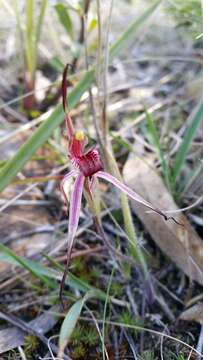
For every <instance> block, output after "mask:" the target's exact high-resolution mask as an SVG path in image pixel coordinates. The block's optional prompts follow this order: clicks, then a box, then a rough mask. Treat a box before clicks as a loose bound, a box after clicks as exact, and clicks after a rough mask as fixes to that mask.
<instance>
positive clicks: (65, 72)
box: [62, 64, 74, 139]
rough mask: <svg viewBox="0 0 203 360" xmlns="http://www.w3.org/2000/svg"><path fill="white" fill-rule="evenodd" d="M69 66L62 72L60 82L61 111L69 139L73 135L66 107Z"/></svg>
mask: <svg viewBox="0 0 203 360" xmlns="http://www.w3.org/2000/svg"><path fill="white" fill-rule="evenodd" d="M68 67H69V64H67V65H66V66H65V68H64V71H63V80H62V98H63V109H64V112H65V121H66V129H67V133H68V137H69V139H71V138H72V136H73V133H74V128H73V123H72V119H71V117H70V115H69V111H68V106H67V86H68V84H67V71H68Z"/></svg>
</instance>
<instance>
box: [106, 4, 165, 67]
mask: <svg viewBox="0 0 203 360" xmlns="http://www.w3.org/2000/svg"><path fill="white" fill-rule="evenodd" d="M161 1H162V0H158V1H155V2H154V3H153V4H152V5H151V6H150V7H149V8H147V10H146V11H144V12H143V14H142V15H141V16H140V17H138V19H136V20H135V21H134V22H133V23H132V24H131V25H130V26H129V28H128V29H127V30H126V31H125V32H124V33H123V35H121V37H120V38H119V39H118V41H117V42H116V43H115V44H114V45H113V46H112V47H111V49H110V51H109V61H110V62H111V61H112V60H113V58H115V57H116V56H118V55H119V54H120V53H121V51H123V50H124V49H125V48H126V47H127V46H129V45H130V44H131V43H132V41H133V40H134V39H135V37H136V32H137V31H138V30H139V29H140V28H141V26H142V25H144V23H145V22H146V20H147V19H148V18H149V17H150V16H151V15H152V14H153V12H154V11H155V10H156V8H157V7H158V6H159V4H160V3H161Z"/></svg>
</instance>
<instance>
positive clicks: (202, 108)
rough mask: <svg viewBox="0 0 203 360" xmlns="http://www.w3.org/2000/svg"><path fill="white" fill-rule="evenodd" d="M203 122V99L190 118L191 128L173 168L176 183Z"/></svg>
mask: <svg viewBox="0 0 203 360" xmlns="http://www.w3.org/2000/svg"><path fill="white" fill-rule="evenodd" d="M202 120H203V98H201V100H200V101H199V104H198V105H197V107H196V109H195V110H194V112H193V113H192V114H191V116H190V121H189V127H188V128H187V130H186V132H185V134H184V137H183V141H182V143H181V145H180V147H179V149H178V152H177V154H176V157H175V161H174V166H173V180H174V181H176V179H177V177H178V175H179V174H180V172H181V170H182V167H183V165H184V162H185V159H186V157H187V154H188V151H189V149H190V146H191V143H192V140H193V139H194V137H195V134H196V132H197V130H198V127H199V126H200V123H201V121H202Z"/></svg>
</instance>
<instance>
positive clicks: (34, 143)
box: [0, 0, 161, 191]
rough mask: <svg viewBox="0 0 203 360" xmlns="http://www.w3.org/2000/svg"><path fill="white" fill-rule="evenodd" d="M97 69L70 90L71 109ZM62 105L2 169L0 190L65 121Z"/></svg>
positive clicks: (121, 42) (128, 35)
mask: <svg viewBox="0 0 203 360" xmlns="http://www.w3.org/2000/svg"><path fill="white" fill-rule="evenodd" d="M160 2H161V1H160V0H159V1H156V2H155V3H154V4H153V5H152V6H150V7H149V8H148V9H147V10H146V11H145V12H144V13H143V14H142V15H141V17H139V18H138V19H136V20H135V21H134V23H133V24H131V25H130V27H129V28H128V29H127V30H126V31H125V32H124V34H123V35H122V36H121V37H120V38H119V39H118V41H117V42H116V43H115V44H114V45H113V46H112V47H111V49H110V54H109V55H110V61H112V60H113V58H114V57H115V56H117V55H118V54H119V53H120V52H121V51H123V50H124V49H125V48H126V46H128V45H129V44H130V43H132V41H133V40H134V39H135V36H136V31H137V30H138V28H140V26H141V25H142V24H144V22H145V21H146V20H147V19H148V17H149V16H150V15H151V14H152V13H153V11H154V10H155V9H156V8H157V6H158V5H159V3H160ZM94 74H95V69H94V68H93V69H92V70H90V71H88V72H86V73H85V75H84V77H83V78H82V79H81V80H80V82H79V83H78V85H77V86H76V87H75V88H74V89H73V90H72V91H71V92H70V94H69V96H68V103H69V109H70V110H71V109H72V108H73V107H74V106H75V105H76V104H77V103H78V102H79V100H80V97H81V96H82V94H83V93H84V92H85V91H86V90H88V88H89V87H90V85H91V83H92V82H93V80H94ZM63 117H64V115H63V111H62V107H61V106H58V107H57V108H56V109H55V110H54V111H53V113H52V114H51V115H50V117H49V118H48V119H47V120H46V121H45V122H44V123H43V124H42V125H41V126H40V127H39V128H38V129H37V130H36V131H35V133H34V134H33V135H32V136H31V138H30V139H28V141H27V142H26V143H25V144H24V145H23V146H22V147H21V148H20V149H19V150H18V152H17V153H16V154H15V155H14V157H13V158H12V159H11V160H10V161H8V162H7V163H6V165H5V166H4V167H3V168H2V169H1V170H0V191H2V190H3V189H4V188H5V187H6V186H7V185H8V184H9V183H10V182H11V181H12V179H13V178H14V177H15V176H16V175H17V173H18V172H19V171H20V170H21V169H22V168H23V166H24V165H25V164H26V162H27V161H28V160H29V159H30V158H31V157H32V156H33V154H34V153H35V152H36V151H37V149H38V148H39V147H41V146H42V145H43V144H44V143H45V142H46V141H47V140H48V138H49V137H50V136H51V134H52V133H53V131H54V129H55V128H56V127H57V126H59V125H60V123H61V122H62V121H63Z"/></svg>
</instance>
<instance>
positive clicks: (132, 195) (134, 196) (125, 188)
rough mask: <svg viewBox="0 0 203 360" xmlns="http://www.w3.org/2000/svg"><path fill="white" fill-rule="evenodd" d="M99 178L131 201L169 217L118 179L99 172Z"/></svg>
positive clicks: (97, 174)
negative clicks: (110, 184)
mask: <svg viewBox="0 0 203 360" xmlns="http://www.w3.org/2000/svg"><path fill="white" fill-rule="evenodd" d="M95 175H96V176H98V177H99V178H102V179H105V180H107V181H109V182H110V183H112V184H113V185H115V186H116V187H117V188H118V189H120V190H121V191H122V192H124V193H125V194H127V195H128V196H129V197H130V198H131V199H133V200H135V201H137V202H138V203H140V204H143V205H144V206H146V207H148V208H149V209H151V210H153V211H155V212H156V213H158V214H160V215H162V216H163V217H164V218H165V219H167V216H166V215H165V214H164V212H162V211H161V210H160V209H158V208H155V207H154V206H153V205H152V204H150V203H149V202H148V201H146V200H145V199H144V198H143V197H142V196H140V195H139V194H137V193H136V192H135V191H133V190H132V189H131V188H129V187H128V186H126V185H125V184H123V183H122V182H121V181H119V180H118V179H116V178H115V177H114V176H112V175H110V174H108V173H106V172H104V171H98V172H97V173H96V174H95Z"/></svg>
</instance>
